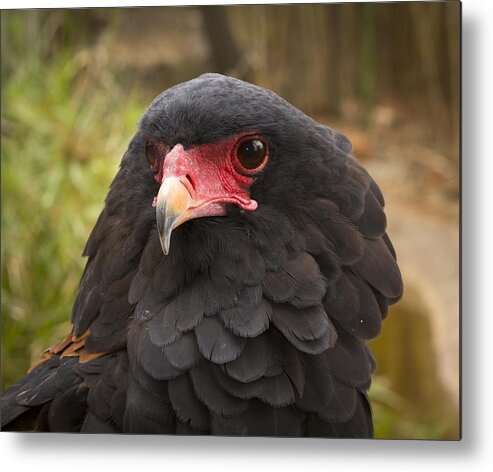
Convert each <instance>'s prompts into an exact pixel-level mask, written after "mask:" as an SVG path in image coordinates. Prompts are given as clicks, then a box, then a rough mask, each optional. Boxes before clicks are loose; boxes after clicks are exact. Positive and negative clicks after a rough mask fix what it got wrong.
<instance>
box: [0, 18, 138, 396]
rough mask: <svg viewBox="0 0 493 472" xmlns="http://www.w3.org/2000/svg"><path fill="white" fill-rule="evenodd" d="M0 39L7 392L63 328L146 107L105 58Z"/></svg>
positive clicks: (3, 301) (3, 350)
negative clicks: (22, 48)
mask: <svg viewBox="0 0 493 472" xmlns="http://www.w3.org/2000/svg"><path fill="white" fill-rule="evenodd" d="M2 26H3V24H2ZM2 39H3V41H2V42H3V56H6V58H5V62H3V63H2V66H3V70H2V76H3V83H2V95H3V96H2V146H1V159H2V220H1V224H2V254H1V256H2V378H3V386H4V387H5V386H8V385H9V384H11V383H12V382H13V381H14V380H15V379H17V378H19V377H20V376H21V375H22V374H24V373H25V371H26V369H27V368H28V366H29V364H30V362H31V361H32V360H33V359H34V358H36V356H37V355H38V354H39V352H40V351H41V350H42V349H44V348H45V347H47V346H49V345H50V344H52V343H53V342H55V341H57V340H59V339H60V338H61V337H63V336H64V335H65V334H66V333H67V331H68V330H69V329H70V328H69V319H70V313H71V308H72V303H73V300H74V297H75V294H76V291H77V288H78V284H79V279H80V276H81V273H82V270H83V267H84V264H85V260H84V259H83V258H82V257H81V253H82V250H83V248H84V245H85V241H86V240H87V237H88V236H89V233H90V231H91V229H92V227H93V225H94V223H95V221H96V219H97V217H98V214H99V212H100V211H101V210H102V208H103V204H104V198H105V196H106V194H107V192H108V187H109V184H110V183H111V180H112V178H113V176H114V175H115V173H116V171H117V168H118V164H119V161H120V159H121V156H122V155H123V153H124V151H125V149H126V146H127V144H128V142H129V140H130V138H131V136H132V135H133V134H134V132H135V129H136V124H137V121H138V119H139V118H140V116H141V114H142V112H143V110H144V106H143V104H142V103H141V100H139V97H138V96H137V93H136V92H135V91H132V90H128V89H123V88H122V87H121V86H120V85H119V83H118V80H117V77H116V76H115V73H114V72H112V71H111V70H110V69H109V68H108V64H107V62H106V61H105V58H104V55H102V56H101V57H97V56H88V54H87V53H86V52H85V51H84V50H81V51H80V52H76V51H63V50H62V51H60V52H59V53H58V54H57V55H56V57H54V58H52V59H51V60H46V59H45V60H43V59H42V58H41V57H40V56H39V55H34V54H28V53H27V52H26V54H25V55H22V54H20V55H19V54H15V53H16V52H18V51H15V46H16V44H15V39H16V36H15V35H14V34H12V35H11V36H7V38H2ZM14 55H16V58H13V57H12V56H14ZM8 61H14V62H13V63H12V62H10V63H9V62H8Z"/></svg>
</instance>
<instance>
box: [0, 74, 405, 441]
mask: <svg viewBox="0 0 493 472" xmlns="http://www.w3.org/2000/svg"><path fill="white" fill-rule="evenodd" d="M245 136H246V138H245ZM252 136H253V138H252ZM244 139H250V140H253V139H256V140H257V144H255V146H257V148H255V149H260V148H258V142H260V143H263V145H264V148H263V149H265V150H266V151H265V152H266V154H265V159H264V163H263V164H262V165H261V166H260V167H258V169H257V168H254V169H253V170H252V171H251V170H250V168H247V167H245V168H243V169H242V170H241V171H238V172H239V173H238V172H237V171H236V170H231V166H233V167H234V166H236V168H237V167H238V165H240V166H242V165H243V164H242V162H241V161H238V159H239V157H238V156H239V154H238V151H237V149H239V148H238V146H239V144H238V143H241V142H243V141H242V140H244ZM149 142H152V143H154V144H153V145H154V146H161V147H160V148H159V149H166V151H163V153H165V154H166V157H165V158H164V161H163V162H160V164H159V166H161V167H159V166H157V167H156V164H155V162H153V160H152V159H151V160H150V161H149V162H151V166H149V162H148V159H149V155H147V152H148V146H147V144H146V143H149ZM250 142H253V141H250ZM156 143H158V144H156ZM228 143H229V144H228ZM214 146H216V147H214ZM217 146H219V147H217ZM221 146H222V147H221ZM227 146H232V147H230V148H228V147H227ZM211 149H232V150H233V151H231V152H232V154H231V156H232V157H231V159H232V160H229V159H230V156H229V154H228V152H230V151H227V152H226V151H224V152H223V154H221V152H219V153H218V151H214V152H213V151H210V150H211ZM252 149H253V148H252ZM146 150H147V151H146ZM235 150H236V151H235ZM234 152H236V154H234ZM350 152H351V144H350V142H349V140H348V139H347V138H346V137H344V136H343V135H342V134H340V133H338V132H336V131H334V130H331V129H330V128H328V127H326V126H323V125H321V124H319V123H317V122H315V121H313V120H312V119H311V118H309V117H307V116H306V115H304V114H303V113H302V112H300V111H299V110H297V109H296V108H294V107H293V106H292V105H290V104H288V103H287V102H286V101H284V100H283V99H281V98H280V97H278V96H276V95H275V94H274V93H272V92H270V91H267V90H265V89H262V88H259V87H255V86H253V85H250V84H247V83H245V82H242V81H239V80H237V79H232V78H228V77H224V76H220V75H217V74H207V75H204V76H201V77H199V78H197V79H194V80H192V81H189V82H186V83H184V84H180V85H178V86H176V87H173V88H171V89H169V90H167V91H166V92H164V93H163V94H161V95H160V96H159V97H157V98H156V99H155V100H154V102H153V103H152V105H151V106H150V108H149V109H148V111H147V112H146V113H145V114H144V116H143V118H142V120H141V122H140V124H139V129H138V131H137V133H136V135H135V137H134V138H133V139H132V141H131V143H130V145H129V147H128V150H127V152H126V153H125V155H124V156H123V159H122V162H121V166H120V169H119V171H118V173H117V176H116V177H115V180H114V182H113V184H112V185H111V189H110V192H109V194H108V197H107V198H106V202H105V207H104V209H103V212H102V213H101V215H100V217H99V219H98V221H97V223H96V225H95V227H94V229H93V231H92V233H91V235H90V237H89V240H88V242H87V245H86V247H85V249H84V255H85V256H87V257H88V261H87V265H86V268H85V270H84V274H83V276H82V280H81V284H80V288H79V292H78V294H77V297H76V299H75V302H74V307H73V311H72V323H73V331H72V333H71V334H70V335H69V336H68V337H67V338H66V339H65V340H63V341H61V342H60V343H58V344H57V345H55V346H53V347H52V348H50V349H49V350H47V351H46V353H45V357H46V359H45V360H42V361H41V362H40V363H39V365H38V366H37V367H35V368H33V370H31V371H30V373H28V374H27V375H26V376H25V377H24V378H23V379H21V380H20V381H19V382H18V383H16V384H15V385H13V386H12V387H11V388H9V389H8V390H7V391H5V392H4V393H3V395H2V400H1V415H2V428H4V429H8V430H49V431H71V432H76V431H81V432H102V433H110V432H124V433H141V434H155V433H165V434H173V433H174V434H224V435H261V436H268V435H276V436H277V435H278V436H330V437H371V436H372V435H373V426H372V418H371V408H370V405H369V401H368V398H367V395H366V392H367V390H368V388H369V386H370V382H371V374H372V372H373V370H374V368H375V363H374V360H373V358H372V357H371V353H370V352H369V350H368V348H367V346H366V340H368V339H371V338H373V337H375V336H377V335H378V333H379V332H380V330H381V326H382V320H383V319H384V318H385V316H386V314H387V308H388V305H389V304H391V303H394V302H396V301H397V300H398V299H399V298H400V296H401V293H402V281H401V277H400V273H399V269H398V266H397V264H396V261H395V257H396V256H395V251H394V248H393V246H392V243H391V242H390V239H389V237H388V236H387V234H386V218H385V213H384V211H383V206H384V200H383V196H382V193H381V191H380V189H379V188H378V186H377V184H376V183H375V182H374V181H373V180H372V179H371V177H370V176H369V175H368V173H367V172H366V171H365V170H364V169H363V168H362V167H361V166H360V165H359V163H358V162H357V161H356V160H355V159H354V158H353V157H352V156H351V155H350ZM224 153H226V154H224ZM233 154H234V155H233ZM168 156H174V157H173V159H177V161H176V162H178V160H179V159H185V160H183V161H180V162H185V163H186V162H188V161H186V159H192V158H193V159H198V160H196V161H194V165H195V166H196V168H197V169H198V170H197V169H195V168H194V169H193V172H199V174H197V175H201V174H200V168H201V167H202V166H204V168H207V166H209V168H210V169H213V170H212V171H209V173H207V172H205V171H204V172H205V173H204V174H203V175H205V176H206V177H207V178H204V180H203V181H202V180H201V179H198V181H197V180H196V174H193V175H192V176H191V177H190V175H189V174H187V175H186V179H187V180H186V182H185V184H186V185H188V187H186V188H187V189H188V190H187V192H188V193H187V194H186V195H187V198H195V197H194V195H195V194H198V193H199V192H200V189H201V188H202V187H201V185H202V186H204V185H207V186H208V187H207V189H209V190H211V189H212V190H211V191H214V192H218V191H221V190H218V189H223V190H224V188H227V191H228V192H230V194H228V195H230V196H231V192H233V195H236V196H238V195H239V196H240V197H241V198H240V197H238V198H237V199H236V200H235V199H234V198H233V199H231V198H230V199H229V200H224V201H222V200H221V202H222V203H221V210H220V211H219V210H217V208H216V209H215V210H214V211H212V210H208V211H207V212H204V213H203V214H199V215H198V216H200V217H189V218H187V220H185V221H184V222H182V224H181V223H180V224H179V225H178V224H177V225H176V227H173V228H172V233H171V232H170V233H169V234H168V236H170V237H171V240H170V241H168V242H167V244H169V251H166V246H165V245H164V246H162V245H163V239H162V238H163V235H162V231H163V227H162V226H159V225H160V224H161V223H159V221H160V220H159V218H158V220H157V221H158V225H156V214H159V212H160V211H161V210H160V208H161V207H160V204H161V203H160V202H162V200H160V198H161V197H160V195H161V193H160V192H161V191H162V189H163V188H164V182H165V180H166V179H167V178H168V177H166V176H165V175H164V173H166V172H171V170H170V169H171V167H170V166H171V165H172V164H171V163H169V162H168V161H167V160H166V159H168ZM197 156H199V157H197ZM234 156H236V158H235V157H234ZM151 157H152V156H151ZM242 158H244V156H242ZM169 159H171V158H169ZM235 159H236V160H235ZM173 162H174V161H173ZM238 162H240V164H238ZM178 167H179V166H178ZM178 167H176V168H178ZM159 172H161V173H163V175H161V174H160V173H159ZM176 172H178V171H176ZM166 175H167V174H166ZM231 175H234V176H235V177H234V179H233V180H231V179H230V180H228V179H229V178H230V177H231ZM173 176H174V174H173V175H172V177H173ZM218 176H219V177H218ZM178 177H179V178H182V177H183V178H185V177H184V176H180V175H178V176H177V178H178ZM183 178H182V180H180V182H183ZM215 179H217V181H216V180H215ZM170 182H171V181H170ZM224 182H229V183H228V184H227V185H226V184H225V183H224ZM185 184H180V185H185ZM170 185H171V184H170ZM221 185H223V187H221ZM190 186H191V187H190ZM180 188H181V189H182V190H181V192H182V193H183V187H180ZM232 189H233V190H232ZM209 190H208V191H209ZM166 191H167V190H166ZM158 192H159V193H158ZM234 192H236V193H234ZM155 197H156V198H155ZM213 197H214V195H213ZM163 198H164V197H163ZM252 201H255V202H256V205H253V206H250V207H248V208H246V209H245V208H244V205H247V203H248V202H252ZM153 202H154V203H153ZM153 205H154V206H153ZM242 205H243V206H242ZM187 208H188V207H187ZM190 208H191V209H192V210H193V211H195V210H194V208H195V207H193V206H190ZM198 208H199V207H198ZM211 208H212V207H211ZM192 210H190V211H192ZM166 211H168V210H166ZM180 211H181V210H180ZM187 211H188V210H187ZM165 221H167V220H165ZM170 231H171V230H170ZM160 239H161V242H160ZM163 251H164V252H168V254H166V255H165V254H163Z"/></svg>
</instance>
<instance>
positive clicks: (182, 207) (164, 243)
mask: <svg viewBox="0 0 493 472" xmlns="http://www.w3.org/2000/svg"><path fill="white" fill-rule="evenodd" d="M192 201H193V199H192V195H191V194H190V191H189V189H188V185H187V184H186V183H185V182H184V181H183V179H181V178H179V177H167V178H165V179H164V180H163V183H162V184H161V187H160V189H159V193H158V195H157V199H156V219H157V227H158V231H159V240H160V241H161V247H162V248H163V252H164V254H166V255H167V254H168V253H169V245H170V240H171V232H172V231H173V230H174V229H175V228H176V227H178V226H180V225H181V224H182V223H183V222H185V221H186V220H188V219H189V218H190V216H189V210H190V208H191V206H192Z"/></svg>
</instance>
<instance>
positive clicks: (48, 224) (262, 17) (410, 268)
mask: <svg viewBox="0 0 493 472" xmlns="http://www.w3.org/2000/svg"><path fill="white" fill-rule="evenodd" d="M1 35H2V36H1V46H2V51H1V52H2V55H1V60H2V62H1V79H2V89H1V93H2V96H1V99H2V102H1V103H2V109H1V163H2V217H1V218H2V219H1V229H2V233H1V237H2V240H1V242H2V247H1V251H2V252H1V256H2V262H1V270H2V388H6V387H8V386H9V385H10V384H12V383H13V382H14V381H15V380H16V379H18V378H19V377H20V376H21V375H23V374H24V373H25V371H26V370H27V368H28V366H29V365H30V363H31V362H32V361H33V360H34V359H36V358H37V356H38V355H39V353H40V351H42V350H43V349H44V348H46V347H47V346H50V345H51V344H53V343H55V342H57V341H58V340H60V339H62V338H63V337H64V336H65V335H66V333H67V332H68V330H69V329H70V327H69V321H68V320H69V317H70V312H71V306H72V303H73V300H74V297H75V294H76V291H77V288H78V284H79V280H80V276H81V274H82V270H83V268H84V264H85V260H84V259H82V257H80V254H81V253H82V250H83V247H84V245H85V241H86V239H87V237H88V236H89V233H90V231H91V229H92V227H93V225H94V223H95V221H96V219H97V217H98V215H99V212H100V211H101V209H102V207H103V201H104V198H105V196H106V194H107V192H108V186H109V184H110V183H111V180H112V178H113V176H114V175H115V173H116V171H117V168H118V164H119V161H120V159H121V156H122V155H123V153H124V151H125V149H126V146H127V144H128V142H129V140H130V138H131V137H132V135H133V134H134V132H135V129H136V124H137V122H138V119H139V118H140V116H141V114H142V113H143V112H144V110H145V109H146V107H147V106H148V105H149V103H150V102H151V100H152V99H153V98H154V97H155V96H156V95H157V94H158V93H160V92H161V91H163V90H164V89H166V88H167V87H169V86H171V85H174V84H176V83H179V82H182V81H184V80H188V79H191V78H193V77H195V76H197V75H199V74H201V73H203V72H211V71H215V72H221V73H224V74H228V75H232V76H235V77H239V78H242V79H244V80H248V81H250V82H254V83H256V84H258V85H261V86H263V87H267V88H270V89H272V90H274V91H275V92H276V93H278V94H280V95H281V96H283V97H284V98H286V99H287V100H288V101H290V102H291V103H293V104H294V105H296V106H297V107H298V108H300V109H302V110H303V111H304V112H305V113H307V114H309V115H311V116H313V117H314V118H315V119H317V120H318V121H321V122H324V123H326V124H327V125H329V126H330V127H332V128H335V129H337V130H339V131H341V132H343V133H345V134H346V135H347V136H348V137H349V138H350V139H351V140H352V142H353V145H354V153H355V155H356V157H357V158H358V159H359V160H360V161H361V162H362V163H363V165H364V166H365V167H366V168H367V169H368V170H369V171H370V173H371V174H372V175H373V177H374V178H375V180H376V181H377V182H378V184H379V185H380V186H381V187H382V189H383V192H384V195H385V196H386V202H387V205H386V209H387V215H388V220H389V225H388V230H389V234H390V236H391V238H392V240H393V242H394V245H395V246H396V249H397V254H398V261H399V265H400V267H401V270H402V273H403V277H404V283H405V294H404V298H403V299H402V301H401V302H400V303H399V304H398V305H397V306H395V307H393V308H392V310H391V312H390V314H389V316H388V318H387V320H386V321H385V323H384V329H383V332H382V335H381V336H380V337H379V338H378V339H377V340H376V341H373V342H372V343H371V345H372V349H373V351H374V352H375V354H376V358H377V363H378V368H377V371H376V375H375V377H374V382H373V385H372V389H371V392H370V393H371V397H372V399H373V407H374V416H375V426H376V436H377V437H379V438H418V439H455V438H457V437H458V434H459V226H458V225H459V204H458V198H459V113H460V110H459V105H460V103H459V97H460V95H459V87H460V82H459V80H460V76H459V66H460V57H459V54H460V4H459V3H458V2H455V1H449V2H403V3H355V4H351V3H348V4H326V5H320V4H319V5H306V4H305V5H256V6H227V7H222V6H219V7H160V8H131V9H82V10H81V9H79V10H25V11H5V10H4V11H2V12H1Z"/></svg>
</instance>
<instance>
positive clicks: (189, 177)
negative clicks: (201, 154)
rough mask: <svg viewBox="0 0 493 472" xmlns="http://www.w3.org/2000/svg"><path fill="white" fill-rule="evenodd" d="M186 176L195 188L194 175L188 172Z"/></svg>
mask: <svg viewBox="0 0 493 472" xmlns="http://www.w3.org/2000/svg"><path fill="white" fill-rule="evenodd" d="M185 178H186V179H187V180H188V181H189V182H190V185H191V186H192V188H193V189H194V190H195V182H194V181H193V179H192V176H191V175H190V174H187V175H185Z"/></svg>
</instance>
